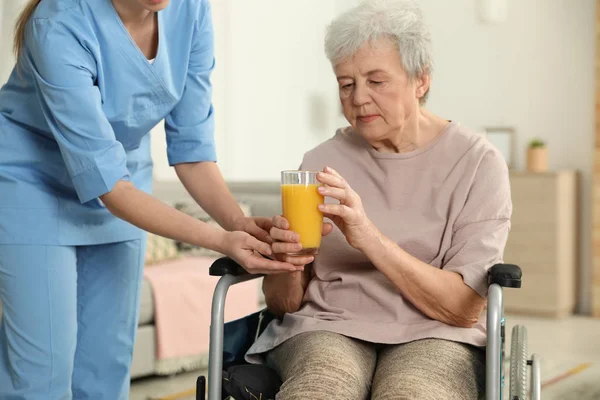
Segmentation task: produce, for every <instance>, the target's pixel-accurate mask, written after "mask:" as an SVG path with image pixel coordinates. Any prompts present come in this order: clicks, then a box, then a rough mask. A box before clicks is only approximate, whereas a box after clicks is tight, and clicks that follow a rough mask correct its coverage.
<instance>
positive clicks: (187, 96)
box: [165, 1, 217, 166]
mask: <svg viewBox="0 0 600 400" xmlns="http://www.w3.org/2000/svg"><path fill="white" fill-rule="evenodd" d="M201 7H202V8H201V12H200V17H199V18H198V20H197V21H196V24H195V27H194V38H193V39H192V48H191V52H190V59H189V64H188V71H187V76H186V81H185V87H184V89H183V95H182V97H181V100H180V101H179V103H178V104H177V105H176V106H175V108H174V109H173V110H172V111H171V113H170V114H169V115H168V116H167V118H166V119H165V131H166V136H167V158H168V160H169V165H171V166H172V165H175V164H180V163H186V162H200V161H216V160H217V153H216V149H215V139H214V115H213V107H212V85H211V83H210V74H211V72H212V70H213V68H214V64H215V57H214V35H213V25H212V17H211V9H210V4H209V2H208V1H202V6H201Z"/></svg>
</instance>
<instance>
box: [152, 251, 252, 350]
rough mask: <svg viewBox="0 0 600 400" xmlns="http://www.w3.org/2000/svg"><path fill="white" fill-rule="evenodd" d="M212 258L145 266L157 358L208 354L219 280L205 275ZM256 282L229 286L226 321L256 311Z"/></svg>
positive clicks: (184, 259) (192, 258)
mask: <svg viewBox="0 0 600 400" xmlns="http://www.w3.org/2000/svg"><path fill="white" fill-rule="evenodd" d="M214 260H215V259H214V258H209V257H186V258H182V259H179V260H175V261H171V262H166V263H163V264H158V265H153V266H149V267H146V268H145V270H144V276H145V278H146V279H147V280H148V281H149V283H150V285H151V287H152V291H153V295H154V307H155V308H154V309H155V311H154V320H155V326H156V341H157V348H156V353H157V359H158V360H159V361H160V360H163V359H170V358H175V357H192V356H197V355H205V354H207V353H208V342H209V328H210V309H211V303H212V296H213V292H214V289H215V286H216V284H217V281H218V280H219V278H218V277H212V276H210V275H208V269H209V267H210V265H211V264H212V263H213V261H214ZM258 291H259V286H258V282H257V281H256V280H253V281H248V282H244V283H240V284H237V285H234V286H232V287H230V289H229V292H228V294H227V301H226V303H225V321H231V320H234V319H237V318H241V317H243V316H246V315H248V314H251V313H253V312H255V311H257V310H258V302H259V300H258Z"/></svg>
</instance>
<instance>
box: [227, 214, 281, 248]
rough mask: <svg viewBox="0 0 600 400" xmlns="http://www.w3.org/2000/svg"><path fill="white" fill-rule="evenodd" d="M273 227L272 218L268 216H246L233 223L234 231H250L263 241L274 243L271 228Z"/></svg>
mask: <svg viewBox="0 0 600 400" xmlns="http://www.w3.org/2000/svg"><path fill="white" fill-rule="evenodd" d="M272 227H273V224H272V223H271V220H270V219H269V218H266V217H244V218H240V219H239V220H237V221H236V222H235V223H234V224H233V230H234V231H242V232H248V233H249V234H251V235H252V236H254V237H255V238H257V239H258V240H260V241H261V242H265V243H268V244H271V243H273V239H271V237H270V236H269V230H271V228H272Z"/></svg>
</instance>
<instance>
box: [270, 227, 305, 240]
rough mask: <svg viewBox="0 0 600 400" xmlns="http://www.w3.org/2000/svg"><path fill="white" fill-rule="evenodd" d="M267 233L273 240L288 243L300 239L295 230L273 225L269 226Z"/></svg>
mask: <svg viewBox="0 0 600 400" xmlns="http://www.w3.org/2000/svg"><path fill="white" fill-rule="evenodd" d="M269 235H271V238H273V240H274V241H280V242H289V243H297V242H299V241H300V235H298V234H297V233H296V232H293V231H288V230H285V229H279V228H275V227H273V228H271V230H270V231H269Z"/></svg>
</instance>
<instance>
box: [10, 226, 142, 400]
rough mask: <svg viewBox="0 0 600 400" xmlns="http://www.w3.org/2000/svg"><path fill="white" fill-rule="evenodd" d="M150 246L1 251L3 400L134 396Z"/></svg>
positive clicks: (109, 399)
mask: <svg viewBox="0 0 600 400" xmlns="http://www.w3.org/2000/svg"><path fill="white" fill-rule="evenodd" d="M145 244H146V240H145V237H144V239H143V240H132V241H127V242H120V243H112V244H102V245H94V246H45V245H0V299H1V300H2V306H3V315H2V320H1V321H0V399H2V400H21V399H23V400H25V399H26V400H38V399H40V400H41V399H43V400H55V399H61V400H69V399H94V400H96V399H98V400H99V399H107V400H119V399H127V398H128V397H129V379H130V377H129V368H130V365H131V358H132V353H133V344H134V338H135V332H136V328H137V322H138V314H139V312H138V308H139V307H138V306H139V292H140V287H141V279H142V270H143V261H144V251H145Z"/></svg>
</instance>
